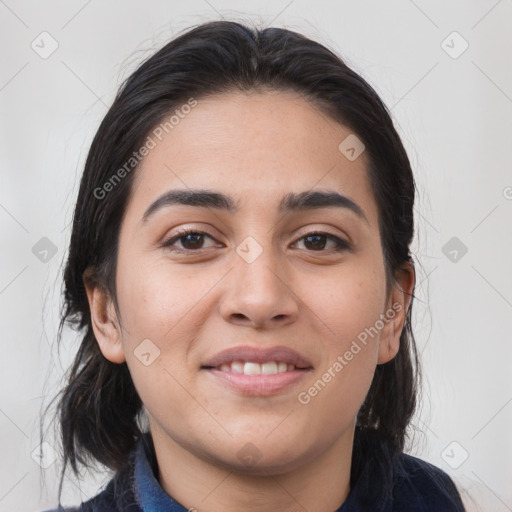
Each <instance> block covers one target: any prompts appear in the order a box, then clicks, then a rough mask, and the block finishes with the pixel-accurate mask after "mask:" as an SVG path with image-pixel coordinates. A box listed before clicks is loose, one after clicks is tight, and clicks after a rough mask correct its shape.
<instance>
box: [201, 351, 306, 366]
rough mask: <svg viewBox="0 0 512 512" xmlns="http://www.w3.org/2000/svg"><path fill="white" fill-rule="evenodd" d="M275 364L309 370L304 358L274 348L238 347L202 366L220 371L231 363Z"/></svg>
mask: <svg viewBox="0 0 512 512" xmlns="http://www.w3.org/2000/svg"><path fill="white" fill-rule="evenodd" d="M272 362H275V363H276V364H277V365H279V363H286V365H287V367H288V368H289V366H288V365H293V366H294V367H295V368H296V369H298V370H306V369H311V368H312V365H311V362H310V361H309V360H308V359H307V358H306V357H305V356H302V355H301V354H299V353H298V352H296V351H295V350H292V349H290V348H288V347H283V346H276V347H269V348H261V347H250V346H239V347H232V348H229V349H226V350H223V351H221V352H219V353H217V354H215V355H214V356H213V357H210V358H208V359H207V360H206V361H204V363H203V364H202V366H201V368H203V369H213V368H216V369H220V367H221V366H222V365H228V366H231V364H232V363H242V364H245V363H255V364H259V365H262V364H264V363H272Z"/></svg>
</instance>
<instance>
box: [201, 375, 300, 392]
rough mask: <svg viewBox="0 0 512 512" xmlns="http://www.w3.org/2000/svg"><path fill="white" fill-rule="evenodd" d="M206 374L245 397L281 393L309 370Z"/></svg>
mask: <svg viewBox="0 0 512 512" xmlns="http://www.w3.org/2000/svg"><path fill="white" fill-rule="evenodd" d="M207 371H208V373H210V374H211V375H213V376H214V377H215V378H216V379H220V380H221V381H223V382H224V383H225V384H227V385H228V386H229V387H230V388H232V389H235V390H236V391H239V392H241V393H243V394H245V395H252V396H264V395H271V394H275V393H278V392H279V391H282V390H283V389H285V388H287V387H289V386H292V385H293V384H296V383H297V382H299V381H300V380H301V379H303V378H304V377H305V376H306V374H307V373H309V370H293V371H291V372H282V373H274V374H272V375H245V374H244V373H233V372H226V371H222V370H217V369H208V370H207Z"/></svg>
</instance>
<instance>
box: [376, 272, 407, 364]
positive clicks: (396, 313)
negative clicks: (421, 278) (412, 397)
mask: <svg viewBox="0 0 512 512" xmlns="http://www.w3.org/2000/svg"><path fill="white" fill-rule="evenodd" d="M414 283H415V271H414V266H413V265H412V263H408V264H407V265H406V266H405V267H403V268H402V269H400V270H399V273H398V275H397V276H396V283H395V284H394V286H393V289H392V291H391V293H390V297H389V301H388V304H387V307H386V311H385V312H384V317H385V319H386V320H385V321H384V327H383V329H382V331H381V335H380V342H379V354H378V360H377V364H384V363H387V362H389V361H391V359H393V358H394V357H395V356H396V354H397V353H398V350H399V349H400V336H401V334H402V330H403V328H404V325H405V321H406V318H407V312H408V310H409V306H410V303H411V299H412V294H413V291H414Z"/></svg>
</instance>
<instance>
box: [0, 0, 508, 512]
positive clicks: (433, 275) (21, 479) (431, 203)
mask: <svg viewBox="0 0 512 512" xmlns="http://www.w3.org/2000/svg"><path fill="white" fill-rule="evenodd" d="M220 16H223V17H226V18H228V19H239V20H256V21H260V22H262V23H265V24H268V25H276V26H284V27H287V28H291V29H295V30H298V31H300V32H303V33H305V34H306V35H308V36H310V37H312V38H315V39H317V40H319V41H320V42H322V43H324V44H326V45H328V46H330V47H331V48H332V49H334V50H335V51H337V52H338V53H340V54H341V55H342V56H343V57H344V58H345V59H346V60H347V62H348V63H349V65H351V66H353V67H354V68H355V69H356V70H357V71H358V72H360V73H361V74H362V75H363V76H364V77H365V78H366V79H367V80H368V81H369V82H370V83H371V84H372V85H373V86H374V87H375V88H376V89H377V91H378V92H379V94H380V95H381V96H382V98H383V100H384V101H385V103H386V104H387V105H388V106H389V107H390V108H391V110H392V114H393V116H394V119H395V120H396V124H397V127H398V129H399V133H400V135H401V136H402V137H403V140H404V143H405V145H406V148H407V150H408V152H409V155H410V158H411V160H412V163H413V166H414V170H415V173H416V180H417V183H418V187H419V190H420V194H419V197H418V201H417V205H416V213H417V229H418V231H417V235H416V240H415V242H414V247H413V250H414V253H415V255H416V257H417V259H418V260H419V263H420V264H419V265H418V282H419V286H418V288H417V297H418V300H416V301H415V326H416V334H417V341H418V344H419V347H420V351H421V353H422V357H423V362H424V371H425V376H426V388H427V392H426V393H425V399H426V402H425V405H424V407H423V409H422V411H421V414H420V415H419V416H418V417H417V418H416V424H417V425H418V426H419V428H420V429H421V430H423V432H424V433H425V435H418V436H417V437H416V444H415V446H414V447H412V448H411V450H410V451H411V453H413V454H415V455H418V456H420V457H422V458H424V459H426V460H428V461H431V462H433V463H434V464H436V465H438V466H439V467H441V468H442V469H444V470H445V471H447V472H448V473H449V474H450V475H451V476H452V478H453V479H454V480H455V481H456V483H457V484H458V485H459V487H460V488H461V489H463V490H464V491H463V493H464V499H465V501H466V503H467V506H468V510H470V511H476V510H481V511H486V512H490V511H496V512H506V511H507V510H509V511H512V485H511V483H512V481H511V480H512V476H511V475H512V440H511V438H512V436H511V425H512V379H511V373H512V372H511V360H512V354H511V351H512V349H511V346H512V345H511V343H510V337H511V336H510V333H511V332H512V325H511V323H512V322H511V319H512V315H511V313H512V286H511V284H512V280H511V270H510V267H511V262H512V243H511V237H510V235H511V232H512V230H511V222H510V219H511V218H512V172H511V169H512V165H511V164H512V158H511V151H510V147H511V143H512V115H511V114H512V99H511V98H512V67H511V66H510V62H512V40H511V36H510V34H511V26H510V22H511V20H512V2H511V1H510V0H501V1H496V0H481V1H463V0H458V1H452V2H446V1H441V0H436V1H430V2H427V1H425V0H416V1H412V0H394V1H387V2H378V1H373V2H370V1H355V0H352V1H340V2H334V1H330V2H328V1H315V2H312V1H303V0H291V1H289V0H284V1H273V2H269V1H248V2H244V3H241V2H235V1H231V2H230V1H224V0H211V1H210V0H208V1H206V0H189V1H187V2H178V1H163V0H160V1H153V2H142V1H135V0H130V1H123V2H121V1H114V0H109V1H103V2H100V1H99V0H89V1H84V0H74V1H67V2H64V1H63V0H61V1H50V2H37V1H34V0H32V1H15V0H1V1H0V52H1V57H2V67H1V76H0V104H1V114H2V123H1V125H0V126H1V140H0V151H1V154H0V155H1V163H2V167H1V188H0V226H1V233H2V243H1V245H0V251H1V258H2V259H1V265H0V308H1V322H2V325H1V333H2V334H1V336H2V338H1V343H2V345H1V347H2V354H3V357H1V358H0V378H1V385H0V399H1V403H0V431H1V435H0V449H1V456H0V511H12V512H15V511H29V510H32V511H33V510H42V509H44V508H45V507H49V506H52V505H55V503H56V488H57V486H56V475H57V472H58V469H59V462H58V461H56V462H54V463H53V464H51V465H50V466H49V467H48V468H46V469H41V468H40V466H39V465H38V464H37V462H36V460H34V459H33V458H32V456H31V454H32V452H33V451H34V450H35V449H36V448H37V447H38V445H39V444H40V438H39V428H38V425H39V413H40V408H41V405H42V403H44V404H47V403H48V401H49V398H50V397H52V396H53V395H54V393H55V392H56V391H57V389H58V386H59V379H60V378H61V377H62V374H63V371H64V370H66V369H67V367H68V365H69V364H70V362H71V357H72V355H73V354H74V352H75V351H76V349H77V347H78V345H77V343H76V337H75V336H73V333H71V332H69V331H67V332H66V336H65V346H66V348H65V350H64V351H63V352H62V353H61V354H60V359H59V356H58V354H57V352H56V350H55V349H52V344H54V340H55V335H56V330H57V325H58V308H59V301H60V284H61V282H60V272H61V267H62V264H63V262H64V258H65V251H66V245H67V242H68V237H69V234H70V231H69V223H70V221H71V213H72V208H73V202H74V200H75V197H76V193H77V189H78V180H79V177H80V174H81V171H82V169H83V164H84V160H85V157H86V154H87V150H88V147H89V144H90V143H91V140H92V137H93V135H94V133H95V131H96V129H97V127H98V125H99V122H100V121H101V119H102V117H103V116H104V114H105V113H106V110H107V107H108V106H109V105H110V104H111V102H112V99H113V96H114V94H115V92H116V90H117V88H118V86H119V84H120V83H121V81H122V79H124V78H125V77H126V76H128V74H129V73H130V72H131V71H132V70H133V69H134V66H136V64H137V63H138V62H140V60H141V59H142V58H143V57H146V56H148V55H150V54H151V53H152V52H153V51H154V49H156V48H159V47H160V46H162V45H163V44H164V43H165V42H166V41H167V40H168V39H169V38H170V37H172V36H173V34H175V33H177V32H178V31H179V30H181V29H184V28H185V27H188V26H190V25H193V24H197V23H201V22H203V21H207V20H211V19H216V18H219V17H220ZM44 31H46V32H48V33H49V34H50V35H51V37H52V38H53V39H55V40H56V41H57V43H58V48H57V50H56V51H55V52H54V53H53V54H52V55H50V56H49V57H47V58H46V59H43V58H42V57H41V56H40V55H39V54H38V53H37V52H36V51H35V50H34V49H32V47H31V44H32V42H33V41H35V42H34V46H35V45H38V46H39V48H38V47H37V46H36V48H38V50H39V52H41V51H43V49H42V48H41V47H42V46H43V45H44V48H45V49H46V50H48V49H49V48H51V47H50V42H51V41H50V39H49V38H48V36H40V34H41V33H42V32H44ZM454 31H456V32H458V33H459V34H460V36H461V37H462V38H463V40H462V39H460V38H458V36H456V35H453V34H452V33H453V32H454ZM42 38H46V39H44V41H43V42H41V39H42ZM464 40H465V41H467V43H468V44H469V47H468V49H467V50H466V51H465V52H464V53H462V54H461V55H459V56H457V54H458V53H459V52H460V51H461V50H462V49H463V47H464V46H463V45H464ZM443 41H445V42H444V43H443ZM449 53H451V54H452V55H451V56H450V55H449ZM454 56H457V58H453V57H454ZM43 237H47V238H48V239H49V240H51V242H52V243H53V244H55V246H56V247H57V253H56V254H55V255H54V256H53V257H51V258H49V259H48V261H46V262H44V261H41V260H40V258H43V259H44V254H41V253H40V254H39V255H36V254H34V253H33V251H32V248H33V247H34V246H35V245H36V243H37V242H38V241H39V240H40V239H41V238H43ZM452 237H457V239H458V241H456V242H455V243H456V244H459V246H460V244H461V243H462V244H464V246H466V247H467V253H466V254H465V255H462V252H461V250H460V247H461V246H460V247H459V248H457V247H456V246H454V247H455V250H456V251H457V253H456V255H457V261H455V262H454V261H451V260H450V258H452V259H453V257H454V256H455V253H453V252H452V253H451V254H450V252H449V251H453V249H454V247H450V246H448V249H445V250H444V251H443V247H444V246H445V244H447V243H448V242H449V241H450V240H451V239H452ZM452 243H454V242H452ZM36 247H37V246H36ZM36 252H37V251H36ZM445 253H446V254H447V255H445ZM50 255H51V253H49V254H48V256H47V258H48V257H49V256H50ZM43 399H44V402H43ZM46 441H47V442H48V443H49V445H51V446H55V445H56V444H55V441H54V439H53V438H52V435H51V429H50V431H48V435H47V437H46ZM453 442H455V443H456V444H451V443H453ZM466 454H468V455H469V456H468V458H467V459H466V460H464V457H465V456H466ZM43 461H44V462H43V465H47V464H49V463H50V462H52V451H51V449H50V450H47V451H45V457H44V458H43ZM457 466H458V467H457ZM109 477H110V475H106V474H103V475H99V476H98V477H96V479H94V478H92V477H91V476H90V475H89V476H88V475H84V480H83V482H82V485H81V487H82V489H81V491H80V490H79V489H78V487H77V485H76V482H75V481H69V482H68V483H67V485H66V492H65V493H64V497H65V499H64V503H65V504H76V503H78V502H79V501H80V500H82V499H83V500H85V499H86V498H87V497H89V496H92V495H94V494H96V491H97V490H98V488H99V486H100V485H101V484H102V483H104V482H106V481H107V480H108V478H109Z"/></svg>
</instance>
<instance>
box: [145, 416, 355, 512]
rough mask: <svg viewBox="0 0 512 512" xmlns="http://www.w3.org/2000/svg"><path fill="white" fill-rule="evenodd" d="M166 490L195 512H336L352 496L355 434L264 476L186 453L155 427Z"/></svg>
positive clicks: (160, 477)
mask: <svg viewBox="0 0 512 512" xmlns="http://www.w3.org/2000/svg"><path fill="white" fill-rule="evenodd" d="M151 435H152V438H153V443H154V446H155V452H156V458H157V462H158V469H159V481H160V486H161V487H162V489H163V490H164V491H165V492H166V493H167V494H169V495H170V496H172V498H173V499H175V500H176V501H178V502H179V503H181V504H182V505H183V506H184V507H186V508H189V509H190V510H198V511H207V512H235V511H239V510H247V511H251V512H260V511H261V512H268V510H280V511H282V512H292V511H294V512H296V511H298V510H301V511H303V510H315V511H316V512H333V511H335V510H337V509H338V508H339V507H340V506H341V505H342V504H343V502H344V501H345V499H346V498H347V496H348V493H349V490H350V467H351V458H352V446H353V441H354V429H353V426H351V427H350V428H349V429H347V431H345V432H344V433H343V434H342V435H341V436H340V437H339V438H338V439H337V440H336V441H335V442H334V443H333V444H332V445H331V446H329V447H328V448H327V449H326V450H325V451H324V452H323V453H320V454H318V455H317V456H316V457H315V458H313V459H312V460H311V459H309V460H308V462H307V463H305V464H303V465H300V466H297V467H295V468H294V469H293V470H290V471H287V472H284V473H282V472H279V471H278V470H275V471H272V469H271V468H268V469H266V470H264V471H263V472H264V473H265V474H264V475H251V474H246V473H245V474H244V473H238V472H236V471H234V470H230V469H229V468H228V467H224V468H223V467H219V465H216V464H214V463H213V462H211V461H207V460H206V458H202V457H199V456H197V455H196V454H194V453H192V452H191V451H189V450H186V449H185V448H183V447H182V446H181V445H179V444H178V443H176V442H175V441H174V440H173V439H172V438H170V437H169V436H168V435H167V434H166V433H165V432H163V431H162V430H160V429H159V428H158V427H156V428H155V426H154V425H152V428H151Z"/></svg>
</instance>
